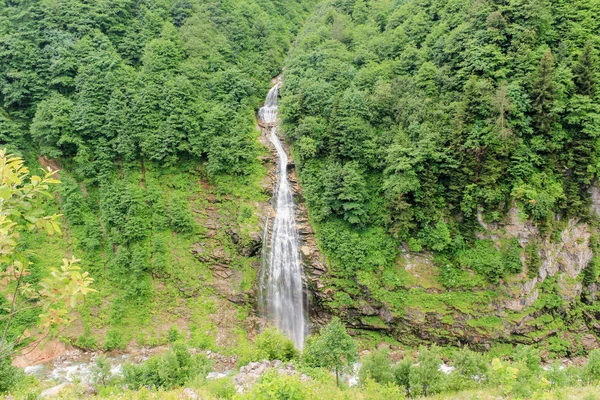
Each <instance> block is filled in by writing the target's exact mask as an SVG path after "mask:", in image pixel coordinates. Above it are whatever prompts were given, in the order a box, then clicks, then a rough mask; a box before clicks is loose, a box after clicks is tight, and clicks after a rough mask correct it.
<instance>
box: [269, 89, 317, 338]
mask: <svg viewBox="0 0 600 400" xmlns="http://www.w3.org/2000/svg"><path fill="white" fill-rule="evenodd" d="M278 95H279V85H278V84H277V85H275V86H274V87H273V88H272V89H271V90H270V91H269V94H268V95H267V99H266V101H265V105H264V106H263V107H262V108H261V109H260V110H259V118H260V119H261V120H262V122H263V123H264V124H265V125H266V128H264V129H265V133H268V135H269V140H270V141H271V143H272V144H273V146H274V147H275V150H276V151H277V158H278V160H277V186H276V190H275V196H274V198H273V199H272V201H273V207H274V209H275V218H274V219H273V221H272V224H271V225H270V226H269V221H267V223H266V225H265V235H264V238H265V242H264V243H265V247H264V248H263V265H262V269H261V273H260V293H259V300H260V309H261V313H262V314H263V316H264V317H265V318H267V319H268V320H269V321H270V322H271V323H273V324H274V325H275V326H277V328H279V329H280V330H281V331H283V332H284V333H285V334H287V335H288V336H289V337H290V338H291V339H292V340H293V341H294V343H295V345H296V347H297V348H298V349H302V347H303V346H304V339H305V337H306V334H307V331H308V328H307V323H306V321H307V318H306V307H305V305H306V301H305V295H304V284H303V271H302V261H301V258H300V252H299V249H298V240H299V239H298V231H297V229H296V216H295V209H294V198H293V195H292V190H291V187H290V182H289V179H288V175H287V172H288V171H287V165H288V156H287V154H286V152H285V150H284V148H283V145H282V143H281V141H280V140H279V137H278V136H277V129H278V119H277V109H278ZM269 227H270V229H269ZM269 233H270V235H269Z"/></svg>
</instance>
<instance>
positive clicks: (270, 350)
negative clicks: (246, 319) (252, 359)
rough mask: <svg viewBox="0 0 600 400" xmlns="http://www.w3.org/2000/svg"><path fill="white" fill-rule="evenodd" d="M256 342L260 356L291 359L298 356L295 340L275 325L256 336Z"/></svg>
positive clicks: (270, 358)
mask: <svg viewBox="0 0 600 400" xmlns="http://www.w3.org/2000/svg"><path fill="white" fill-rule="evenodd" d="M254 344H255V345H256V347H257V349H258V356H259V357H260V358H266V359H268V360H281V361H289V360H292V359H294V358H296V357H297V356H298V351H297V350H296V347H295V346H294V342H293V341H292V340H291V339H289V338H288V337H287V336H285V335H284V334H283V333H282V332H280V331H279V330H278V329H277V328H275V327H268V328H267V329H265V330H264V331H263V332H262V333H261V334H259V335H258V336H256V340H255V341H254Z"/></svg>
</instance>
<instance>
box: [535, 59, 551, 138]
mask: <svg viewBox="0 0 600 400" xmlns="http://www.w3.org/2000/svg"><path fill="white" fill-rule="evenodd" d="M553 79H554V57H553V56H552V52H551V51H550V50H548V51H547V52H546V53H545V54H544V56H543V57H542V59H541V60H540V65H539V67H538V73H537V78H536V80H535V82H534V83H533V91H532V98H533V122H534V124H535V127H536V128H537V129H538V130H539V131H540V132H541V133H549V132H550V129H551V127H552V124H553V123H554V120H555V116H554V115H553V112H552V104H553V102H554V94H555V87H554V82H553Z"/></svg>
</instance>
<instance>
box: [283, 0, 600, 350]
mask: <svg viewBox="0 0 600 400" xmlns="http://www.w3.org/2000/svg"><path fill="white" fill-rule="evenodd" d="M599 6H600V4H599V3H598V1H597V0H577V1H570V2H565V1H541V2H522V1H513V0H510V1H501V2H498V1H484V2H472V1H460V0H459V1H447V0H442V1H435V2H429V1H422V0H407V1H390V0H372V1H362V0H329V1H323V2H321V3H319V5H318V6H317V7H316V11H315V12H314V13H313V16H312V17H311V18H310V19H309V20H308V22H307V24H306V25H305V28H304V30H303V31H302V32H301V34H300V35H299V38H298V40H297V44H296V45H295V46H294V48H293V49H292V51H291V54H290V57H289V60H288V62H287V68H286V70H285V73H284V87H283V88H282V91H281V93H282V101H281V113H282V117H283V126H284V130H285V132H286V135H287V138H288V140H289V141H290V142H291V143H292V148H293V152H294V155H295V160H296V165H297V168H298V172H299V178H300V182H301V184H302V187H303V195H304V197H305V199H306V203H307V205H308V208H309V212H310V217H311V220H312V222H313V225H314V226H315V232H316V234H317V238H318V240H319V244H320V247H321V248H322V250H323V251H324V253H325V254H326V256H327V259H328V263H329V267H330V270H329V275H328V276H327V282H326V287H327V290H331V291H333V292H334V293H336V294H335V296H331V300H330V301H328V302H327V304H326V306H327V307H328V308H329V310H330V312H332V313H339V314H341V315H352V314H353V312H354V311H349V310H350V309H356V308H358V307H357V306H356V305H357V304H361V303H362V302H363V301H369V302H371V303H375V304H378V305H379V304H382V305H385V307H386V308H387V309H388V310H391V311H393V312H394V314H395V315H402V314H403V312H406V309H407V307H413V310H415V309H416V310H418V311H420V312H421V311H422V312H430V313H434V312H440V311H441V312H442V313H443V312H444V311H446V310H452V309H453V308H454V304H456V303H457V302H458V303H460V306H461V307H460V312H461V314H463V315H458V316H457V317H463V318H464V314H465V313H466V314H467V315H468V316H469V317H471V316H475V317H477V318H487V317H489V316H490V315H489V314H490V311H491V310H489V309H487V310H486V309H485V308H484V309H483V310H482V309H481V308H482V307H480V306H479V304H478V303H473V304H470V303H469V301H466V302H465V301H462V300H463V299H458V297H460V296H461V295H460V294H458V293H457V291H461V290H469V291H470V292H475V293H485V292H493V295H494V296H495V297H496V298H498V299H500V298H503V297H504V298H510V297H511V296H509V295H508V294H509V292H510V291H515V292H516V291H518V290H519V289H518V287H519V286H518V285H516V282H521V283H524V282H525V279H527V278H526V276H527V277H529V279H530V280H531V279H533V278H535V277H537V276H538V271H539V268H540V267H541V265H542V259H541V257H542V256H543V255H545V256H547V255H548V254H549V252H550V251H551V250H548V245H549V244H548V242H547V241H549V242H550V243H556V242H560V240H561V239H560V236H561V233H562V232H563V230H564V229H565V228H566V227H567V224H568V223H567V221H569V220H570V219H571V218H574V219H576V220H577V221H579V222H583V223H589V224H594V225H593V226H594V228H591V230H592V231H595V230H596V229H597V223H596V220H597V216H596V215H595V214H594V213H592V212H590V210H591V207H590V205H591V196H590V189H591V187H592V185H593V183H594V182H595V181H596V180H597V179H598V161H599V160H598V154H600V153H599V151H598V150H599V149H600V148H599V147H598V137H599V135H600V119H599V117H600V101H599V100H600V98H599V95H600V91H599V90H598V89H599V82H600V80H599V79H598V78H599V73H600V70H599V65H600V64H599V63H598V49H599V46H600V36H599V34H598V32H600V25H599V22H598V21H600V14H599V13H598V10H600V8H599ZM516 220H518V223H521V224H523V225H524V228H523V229H526V226H529V225H528V224H529V223H532V224H533V226H534V228H533V229H537V230H538V231H539V234H538V233H535V234H533V235H529V236H526V239H523V238H524V237H525V236H523V237H520V238H519V240H520V241H521V242H520V243H519V241H518V240H517V239H516V238H515V233H514V232H515V229H514V227H513V230H512V231H511V232H507V231H505V230H504V229H503V228H504V227H505V226H506V225H507V224H515V221H516ZM518 228H519V227H517V229H518ZM524 240H525V241H524ZM591 242H592V246H594V245H595V244H594V243H595V242H597V239H595V242H594V241H591ZM527 243H529V244H527ZM595 246H596V247H597V245H595ZM399 249H400V250H399ZM403 249H404V250H405V251H402V250H403ZM552 251H553V250H552ZM415 252H427V253H426V257H429V259H430V260H431V259H433V260H434V268H433V269H430V268H429V267H428V266H425V265H421V264H414V261H413V260H414V259H413V258H409V257H410V256H412V254H410V253H415ZM542 252H545V253H543V254H542ZM407 253H409V254H407ZM430 253H433V254H430ZM398 264H400V265H407V268H408V267H410V268H411V270H414V276H415V277H416V276H418V278H416V279H415V282H412V281H411V280H412V276H407V275H410V274H406V273H405V272H403V271H398V268H397V266H398ZM596 264H597V260H596V258H594V261H593V262H592V263H590V264H589V266H588V267H587V268H586V269H585V273H584V275H585V277H584V280H585V284H586V285H590V284H592V283H595V282H596V281H597V275H598V274H597V271H596V269H597V268H596ZM523 272H526V274H522V273H523ZM544 277H545V275H544ZM578 279H581V278H578ZM511 283H515V286H510V284H511ZM421 284H425V285H427V286H421ZM440 285H441V287H440ZM415 286H418V287H424V288H427V289H429V288H435V291H434V290H433V289H432V290H428V291H427V293H426V294H422V293H421V292H419V291H418V290H415ZM341 292H344V294H342V293H341ZM563 292H566V290H564V291H563ZM477 295H479V294H477ZM463 297H464V296H463ZM514 297H515V296H513V297H512V298H514ZM424 298H426V300H425V301H423V300H424ZM430 305H431V306H432V307H429V306H430ZM552 307H554V306H551V307H547V308H546V309H544V312H548V311H549V310H550V309H555V310H556V307H554V308H552ZM570 307H573V308H580V307H581V308H585V307H587V306H585V305H583V304H582V302H581V301H580V299H577V300H576V301H575V302H570V303H569V304H568V305H565V308H570ZM563 310H564V309H563ZM452 312H454V311H452ZM496 317H498V318H503V317H504V315H500V314H498V315H496V316H494V317H493V318H496ZM447 320H448V319H447ZM353 322H354V323H356V324H358V321H357V319H356V320H354V321H353ZM488 322H490V321H488ZM479 325H480V326H478V328H484V327H485V328H486V329H487V328H489V332H488V333H489V335H488V337H493V332H494V331H496V332H497V331H498V330H497V329H494V328H493V325H496V327H498V326H500V325H501V324H490V323H487V322H486V323H485V324H484V325H485V326H481V324H479ZM567 325H568V324H567ZM376 328H377V327H376ZM389 328H390V330H394V329H395V326H389ZM454 328H455V329H454V331H453V332H451V333H450V332H446V333H444V332H439V331H437V332H433V330H431V331H429V332H428V333H427V334H423V335H422V336H421V337H424V338H427V339H426V340H429V339H430V338H431V337H432V335H433V336H434V337H436V338H438V339H440V338H444V339H445V338H447V337H449V336H455V335H457V333H458V331H459V330H462V329H464V324H463V325H462V326H460V327H456V325H455V326H454ZM590 329H591V328H590ZM416 330H418V328H417V329H416ZM402 332H403V334H397V335H395V336H396V338H398V339H399V340H406V341H407V342H408V340H407V339H405V338H406V335H405V334H404V333H405V332H404V331H402ZM468 336H469V335H468V334H467V335H465V337H461V340H462V339H464V340H469V339H467V337H468Z"/></svg>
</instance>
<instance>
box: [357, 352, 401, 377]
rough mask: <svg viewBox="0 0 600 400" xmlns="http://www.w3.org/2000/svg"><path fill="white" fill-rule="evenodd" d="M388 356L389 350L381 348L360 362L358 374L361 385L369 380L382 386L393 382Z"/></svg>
mask: <svg viewBox="0 0 600 400" xmlns="http://www.w3.org/2000/svg"><path fill="white" fill-rule="evenodd" d="M389 355H390V351H389V349H386V348H383V349H381V350H376V351H374V352H372V353H370V354H369V355H368V356H366V357H365V358H364V359H363V360H362V366H361V367H360V372H359V373H358V377H359V379H360V382H361V384H362V385H364V384H365V383H367V381H368V380H369V379H373V380H374V381H375V382H377V383H379V384H382V385H384V384H388V383H391V382H394V380H395V377H394V371H393V369H392V363H391V361H390V359H389V358H388V357H389Z"/></svg>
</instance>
